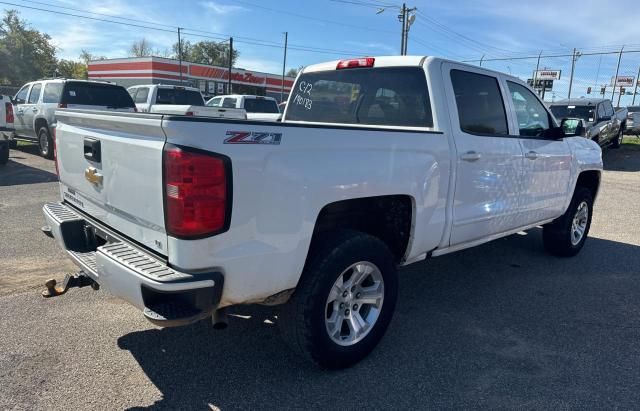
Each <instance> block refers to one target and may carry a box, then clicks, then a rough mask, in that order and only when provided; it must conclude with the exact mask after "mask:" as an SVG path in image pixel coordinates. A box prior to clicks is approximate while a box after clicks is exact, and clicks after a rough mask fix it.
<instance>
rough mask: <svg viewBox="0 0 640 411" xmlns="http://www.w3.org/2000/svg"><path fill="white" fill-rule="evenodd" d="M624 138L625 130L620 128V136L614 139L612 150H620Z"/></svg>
mask: <svg viewBox="0 0 640 411" xmlns="http://www.w3.org/2000/svg"><path fill="white" fill-rule="evenodd" d="M623 138H624V130H623V129H622V127H620V131H618V135H617V136H616V138H614V139H613V143H611V148H620V145H621V144H622V139H623Z"/></svg>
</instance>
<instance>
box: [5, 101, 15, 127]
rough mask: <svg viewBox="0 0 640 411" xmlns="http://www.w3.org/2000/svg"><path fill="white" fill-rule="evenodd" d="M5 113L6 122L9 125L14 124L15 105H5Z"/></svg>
mask: <svg viewBox="0 0 640 411" xmlns="http://www.w3.org/2000/svg"><path fill="white" fill-rule="evenodd" d="M4 112H5V113H6V114H5V117H6V122H7V123H8V124H10V123H13V121H14V119H13V105H12V104H11V103H4Z"/></svg>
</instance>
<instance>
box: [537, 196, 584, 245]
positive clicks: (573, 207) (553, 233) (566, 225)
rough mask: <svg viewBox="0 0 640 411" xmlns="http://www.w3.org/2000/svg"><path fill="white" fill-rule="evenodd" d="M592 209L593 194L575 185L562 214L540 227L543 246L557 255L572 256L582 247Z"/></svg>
mask: <svg viewBox="0 0 640 411" xmlns="http://www.w3.org/2000/svg"><path fill="white" fill-rule="evenodd" d="M592 211H593V195H592V194H591V191H590V190H589V189H587V188H584V187H576V191H575V193H574V194H573V198H572V199H571V204H570V205H569V208H568V209H567V212H566V213H564V215H563V216H562V217H560V218H558V219H556V220H554V221H552V222H551V223H549V224H546V225H545V226H544V227H543V229H542V238H543V241H544V247H545V248H546V250H547V251H548V252H549V253H550V254H552V255H556V256H559V257H572V256H574V255H576V254H578V252H579V251H580V250H581V249H582V246H584V243H585V241H586V240H587V235H588V234H589V228H590V227H591V216H592Z"/></svg>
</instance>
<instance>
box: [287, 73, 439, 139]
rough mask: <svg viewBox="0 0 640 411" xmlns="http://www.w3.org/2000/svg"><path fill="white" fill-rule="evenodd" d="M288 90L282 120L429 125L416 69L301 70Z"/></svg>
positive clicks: (423, 82) (422, 81)
mask: <svg viewBox="0 0 640 411" xmlns="http://www.w3.org/2000/svg"><path fill="white" fill-rule="evenodd" d="M291 93H292V94H291V96H290V98H289V102H288V107H287V120H293V121H312V122H320V123H341V124H371V125H386V126H408V127H432V126H433V119H432V115H431V105H430V103H429V93H428V89H427V82H426V78H425V74H424V71H423V70H422V69H421V68H419V67H388V68H351V69H342V70H332V71H322V72H312V73H303V74H302V75H300V76H299V77H298V80H297V81H296V83H295V85H294V87H293V89H292V90H291Z"/></svg>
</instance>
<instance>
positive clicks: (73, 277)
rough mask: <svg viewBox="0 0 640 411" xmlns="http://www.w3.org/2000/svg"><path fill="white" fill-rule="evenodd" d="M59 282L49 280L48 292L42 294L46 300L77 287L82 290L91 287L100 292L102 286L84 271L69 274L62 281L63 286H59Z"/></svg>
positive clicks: (47, 283) (46, 285)
mask: <svg viewBox="0 0 640 411" xmlns="http://www.w3.org/2000/svg"><path fill="white" fill-rule="evenodd" d="M57 284H58V282H57V281H56V280H55V279H53V278H52V279H50V280H47V282H46V283H44V286H45V287H47V289H46V290H44V291H43V292H42V296H43V297H44V298H50V297H57V296H59V295H62V294H64V293H66V292H67V291H69V288H73V287H77V288H82V287H86V286H91V288H93V289H94V290H98V289H99V288H100V285H99V284H98V283H97V282H95V281H94V280H93V279H92V278H91V277H89V276H88V275H87V274H86V273H85V272H84V271H80V272H78V273H76V274H67V275H65V276H64V280H62V284H60V285H57Z"/></svg>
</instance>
